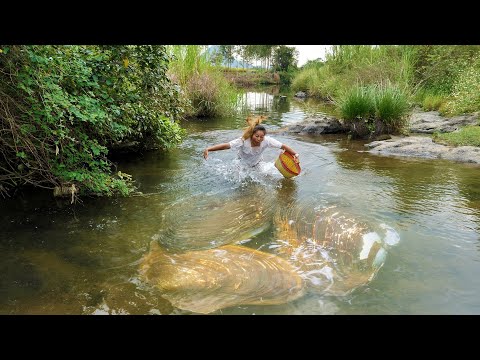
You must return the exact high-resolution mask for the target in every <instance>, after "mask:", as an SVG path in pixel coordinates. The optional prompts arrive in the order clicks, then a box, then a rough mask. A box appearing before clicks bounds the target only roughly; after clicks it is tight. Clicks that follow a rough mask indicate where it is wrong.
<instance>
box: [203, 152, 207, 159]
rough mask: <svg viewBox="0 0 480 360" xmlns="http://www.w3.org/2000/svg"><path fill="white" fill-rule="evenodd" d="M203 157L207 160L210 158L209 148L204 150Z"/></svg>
mask: <svg viewBox="0 0 480 360" xmlns="http://www.w3.org/2000/svg"><path fill="white" fill-rule="evenodd" d="M203 157H204V158H205V160H207V158H208V149H205V150H203Z"/></svg>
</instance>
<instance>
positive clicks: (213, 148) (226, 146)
mask: <svg viewBox="0 0 480 360" xmlns="http://www.w3.org/2000/svg"><path fill="white" fill-rule="evenodd" d="M227 149H230V144H229V143H223V144H217V145H213V146H210V147H207V148H206V149H205V150H203V157H204V158H205V160H207V158H208V152H209V151H217V150H227Z"/></svg>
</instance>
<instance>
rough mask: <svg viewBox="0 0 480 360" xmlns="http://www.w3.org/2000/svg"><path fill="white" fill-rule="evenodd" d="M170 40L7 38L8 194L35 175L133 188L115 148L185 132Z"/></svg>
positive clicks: (0, 189) (1, 60) (0, 96)
mask: <svg viewBox="0 0 480 360" xmlns="http://www.w3.org/2000/svg"><path fill="white" fill-rule="evenodd" d="M169 61H170V58H169V55H168V54H167V52H166V49H165V47H164V46H41V45H37V46H8V47H7V46H2V47H0V70H1V71H0V102H1V105H2V106H1V107H0V131H1V132H2V135H1V137H0V139H1V142H0V152H1V154H2V156H1V157H0V193H1V194H2V195H5V194H8V191H9V189H11V188H13V187H16V186H19V185H24V184H32V185H35V186H41V187H45V188H51V189H53V188H55V189H65V188H67V189H71V192H72V194H73V193H74V192H76V191H77V190H78V189H79V190H80V191H81V192H86V193H94V194H103V195H111V194H114V193H122V194H128V193H129V192H130V191H131V190H132V184H131V181H130V180H131V177H130V176H129V175H127V174H122V173H121V172H113V171H112V170H113V169H112V163H111V162H110V161H109V159H108V157H107V155H108V152H109V149H111V148H113V147H115V146H117V145H120V144H125V143H130V144H133V145H135V146H136V148H137V149H151V148H163V149H168V148H170V147H172V146H174V145H175V144H177V143H179V142H180V141H181V137H182V134H183V130H182V129H181V128H180V127H179V125H178V124H177V122H176V121H175V120H176V119H177V118H178V117H179V116H180V115H181V113H182V112H183V107H184V104H183V103H181V100H180V99H181V98H182V97H181V96H179V89H178V87H176V86H174V84H172V83H171V81H170V80H169V78H168V77H167V70H168V64H169Z"/></svg>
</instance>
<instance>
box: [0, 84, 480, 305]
mask: <svg viewBox="0 0 480 360" xmlns="http://www.w3.org/2000/svg"><path fill="white" fill-rule="evenodd" d="M241 106H242V112H241V114H239V115H237V116H233V117H226V118H217V119H203V120H198V121H190V122H185V123H184V124H183V126H184V127H185V128H186V129H187V130H188V137H187V138H186V139H185V141H184V142H183V143H182V144H181V145H180V146H179V147H178V148H177V149H175V150H172V151H171V152H168V153H162V152H150V153H146V154H144V155H143V156H142V157H141V158H140V159H139V158H136V159H128V158H124V159H122V160H121V161H119V162H118V170H121V171H122V172H126V173H129V174H131V175H133V177H134V179H135V180H136V182H137V186H138V190H139V191H140V192H141V194H140V193H139V194H137V195H135V196H131V197H128V198H114V199H95V198H84V199H82V202H79V203H76V204H75V205H73V206H70V205H68V204H64V203H60V202H58V201H55V200H53V199H51V197H50V194H49V193H48V194H46V193H44V192H35V193H29V194H28V195H27V194H25V195H19V196H17V197H16V198H15V199H13V200H1V209H0V229H1V233H0V234H1V235H0V254H1V257H0V313H1V314H195V313H197V312H200V313H202V311H201V310H198V309H200V308H198V307H192V308H189V307H188V306H187V305H185V304H186V303H187V302H188V301H190V302H195V303H196V304H198V303H201V302H202V301H204V299H203V298H202V297H207V295H208V298H209V299H213V300H211V303H214V302H215V304H218V302H221V301H223V299H226V298H227V295H228V301H225V306H218V307H212V308H209V307H203V308H201V309H203V310H205V309H209V310H205V311H203V313H211V314H480V301H479V299H480V246H479V245H480V176H479V171H480V169H479V168H478V167H476V166H472V165H468V164H457V163H454V162H448V161H443V160H423V159H410V158H395V157H383V156H377V155H370V154H368V153H366V152H364V150H365V149H364V146H363V143H364V142H362V141H352V140H348V139H347V138H346V137H345V136H343V135H330V136H317V137H309V136H292V135H282V133H281V132H277V130H278V129H279V128H281V127H283V126H286V125H289V124H293V123H295V122H299V121H301V120H303V119H304V118H305V116H307V115H310V114H322V113H324V112H328V111H329V110H328V108H327V107H325V105H322V104H315V103H306V102H302V101H299V100H295V99H292V98H291V97H290V96H288V95H287V96H282V95H281V93H280V94H279V93H276V94H275V95H273V94H272V93H271V92H270V91H261V92H248V93H246V94H244V95H242V97H241ZM248 113H251V114H261V115H268V119H267V120H266V121H265V122H264V124H265V125H266V127H267V129H268V131H269V135H271V136H273V137H275V138H276V139H278V140H279V141H281V142H283V143H285V144H288V145H289V146H291V147H292V148H293V149H295V150H296V151H297V152H298V153H299V154H300V160H301V166H302V173H301V174H300V175H299V176H298V177H295V178H293V179H284V178H283V177H282V175H281V174H280V173H279V172H278V171H277V169H276V168H275V167H274V166H273V162H274V161H275V159H276V157H277V156H278V154H279V152H278V150H274V149H267V151H266V152H265V154H264V159H265V164H263V165H262V166H261V167H260V168H259V169H257V170H255V171H253V172H252V171H246V170H245V169H243V168H241V166H239V164H237V162H236V160H235V158H236V153H235V151H232V150H226V151H218V152H211V153H210V156H209V159H208V161H205V160H204V159H203V157H202V151H203V149H204V148H205V147H206V146H209V145H213V144H216V143H221V142H228V141H230V140H232V139H234V138H236V137H239V136H240V135H241V134H242V127H243V126H244V125H245V124H244V120H245V117H246V114H248ZM319 219H320V220H319ZM322 219H323V220H322ZM332 219H333V220H332ZM346 219H351V220H349V221H346ZM322 221H323V223H322ZM332 221H333V222H335V221H337V223H338V229H340V228H342V229H343V230H345V228H346V227H354V226H357V225H356V224H363V225H362V226H364V228H365V229H366V228H368V231H364V234H363V235H364V236H363V237H360V238H359V239H360V241H363V243H361V244H359V245H358V244H357V245H358V246H359V247H358V246H357V248H354V247H349V246H347V245H345V248H342V249H336V248H328V249H326V248H323V247H322V246H321V243H322V241H323V240H324V239H323V238H322V237H323V236H324V234H325V233H326V232H322V231H324V230H321V231H320V230H318V229H325V228H326V229H327V230H325V231H327V232H328V231H330V230H328V229H329V228H328V225H325V223H327V224H332ZM337 223H335V224H337ZM322 224H324V225H322ZM322 226H324V227H323V228H322ZM357 228H358V227H357ZM357 228H356V229H357ZM282 229H283V230H282ZM338 229H337V230H332V231H334V232H335V231H339V230H338ZM343 230H342V231H343ZM347 230H348V229H347ZM365 234H367V235H365ZM372 239H373V240H372ZM375 239H377V240H378V241H377V244H379V245H378V247H380V244H381V256H380V255H378V256H377V257H375V262H376V264H375V266H374V265H372V264H370V265H371V267H367V268H365V266H364V267H363V268H361V267H360V266H359V265H358V264H359V263H358V261H357V260H358V259H359V258H360V259H364V260H365V261H366V257H367V253H368V251H369V249H370V246H371V244H372V243H375V241H376V240H375ZM152 243H155V244H156V245H158V246H159V247H160V248H161V249H163V250H162V251H165V252H166V253H167V254H169V255H168V256H169V257H168V259H172V264H174V263H175V264H178V266H180V265H181V264H180V263H179V262H182V261H184V262H185V263H182V266H184V267H183V268H182V269H183V270H182V271H183V274H185V273H188V274H189V276H190V275H191V276H193V277H194V278H193V280H192V278H191V277H190V278H189V279H188V281H190V282H189V283H188V284H187V283H186V282H187V279H186V278H181V276H179V275H178V274H177V273H175V274H176V275H175V276H173V275H172V279H173V280H172V281H173V282H182V283H181V284H180V285H179V286H180V287H179V288H176V290H175V292H172V291H170V293H168V294H167V292H168V291H167V290H165V288H158V287H155V286H153V285H154V284H153V285H152V283H147V282H146V281H145V279H144V278H143V277H142V276H141V273H140V270H139V269H140V267H141V266H142V264H143V259H144V257H145V256H146V255H147V254H148V253H149V251H151V246H152V245H151V244H152ZM342 244H343V242H342ZM365 244H367V245H368V244H369V245H368V246H367V248H365V246H366V245H365ZM229 245H235V246H241V247H244V248H246V249H248V250H259V251H261V252H262V253H265V254H271V255H275V259H277V257H278V258H280V259H281V260H278V261H281V264H282V265H279V266H284V267H288V266H290V265H288V266H287V265H286V263H289V264H291V266H292V269H294V271H296V272H298V274H295V276H296V278H295V279H297V278H299V279H301V282H302V284H303V285H302V286H303V289H302V291H301V292H298V293H296V294H292V293H291V289H288V288H285V289H283V288H282V287H287V286H290V285H286V284H291V282H288V281H287V280H286V278H288V277H289V276H290V274H289V273H288V271H290V270H286V272H285V274H286V275H285V276H284V278H283V279H282V278H274V276H273V275H272V274H273V273H269V272H268V271H269V270H268V269H267V268H268V267H267V268H266V267H265V266H264V265H262V262H261V260H258V264H259V265H258V266H257V269H256V268H252V270H248V269H247V270H245V269H244V267H245V266H246V265H245V264H243V265H242V266H243V268H242V266H240V267H241V268H242V269H243V270H244V271H247V272H248V271H251V272H253V273H252V274H250V275H251V277H252V278H256V273H255V272H256V271H257V270H258V269H260V268H261V269H263V270H265V269H267V270H265V271H264V272H263V273H262V274H263V275H262V277H261V278H260V277H258V278H256V279H255V280H256V283H255V284H253V283H251V279H250V280H249V281H250V283H248V286H250V287H251V288H248V287H247V290H248V291H250V292H251V293H248V294H244V297H248V296H250V298H252V297H255V296H256V292H258V293H259V294H260V293H262V292H263V294H264V296H265V294H267V293H269V294H270V293H271V292H272V291H274V292H275V291H277V292H281V291H283V290H285V291H286V292H287V293H288V292H289V291H290V295H292V296H290V297H288V296H284V295H285V293H282V294H283V295H282V296H283V297H281V299H282V300H281V301H280V300H279V299H280V295H279V294H275V296H278V297H277V298H276V302H273V303H268V302H267V303H266V304H262V303H261V302H262V300H259V301H260V303H259V301H254V302H253V305H251V304H244V303H242V301H240V300H238V299H236V298H235V294H234V295H232V294H227V295H226V294H225V293H222V289H223V290H225V289H226V288H227V286H230V285H226V283H224V286H223V288H222V286H220V287H219V288H214V287H212V286H211V285H212V283H209V281H210V280H208V279H210V278H209V276H212V277H215V276H216V271H217V269H218V271H223V272H224V273H225V274H227V273H228V274H229V276H233V277H235V273H234V272H233V270H232V272H233V273H232V272H231V271H230V270H231V269H230V268H229V267H228V266H229V265H228V264H227V265H222V266H223V267H222V268H221V269H220V266H219V265H218V264H216V263H215V261H213V260H212V258H211V256H214V255H212V254H214V253H212V251H215V249H226V250H221V251H224V254H226V253H225V251H227V252H228V251H229V250H228V249H229V247H228V246H229ZM223 246H227V247H225V248H224V247H223ZM342 246H343V245H342ZM235 249H236V250H234V251H233V252H236V251H242V250H241V249H240V250H238V249H239V248H235ZM312 249H313V250H312ZM327 250H328V251H327ZM219 251H220V250H219ZM251 253H252V254H253V252H251ZM182 254H183V255H182ZM192 254H195V256H194V257H195V259H200V260H199V261H200V263H201V264H202V266H204V268H202V266H200V265H195V264H198V263H193V265H192V260H191V259H192V258H193V255H192ZM215 254H216V253H215ZM219 254H221V253H219ZM247 254H250V253H249V252H247ZM255 254H257V253H255ZM318 254H321V256H322V257H320V255H318ZM362 254H363V255H362ZM317 255H318V257H317V258H315V259H316V261H317V262H316V263H318V261H319V260H322V259H323V260H322V261H324V260H325V259H327V257H330V258H329V261H330V264H333V265H331V266H330V267H318V266H317V267H315V266H316V265H315V264H316V263H315V264H314V263H313V262H312V261H311V260H308V259H311V258H312V256H313V257H315V256H317ZM374 255H375V254H374ZM182 256H183V257H182ZM215 256H217V255H215ZM232 256H234V255H232ZM235 256H237V255H235ZM359 256H360V257H359ZM332 257H333V259H332ZM207 258H208V261H209V262H208V263H207V260H205V261H203V262H202V259H207ZM240 258H242V256H240ZM369 258H370V255H369ZM174 259H176V260H174ZM222 259H223V260H225V259H226V258H222ZM231 259H233V257H232V258H231ZM242 259H244V260H245V258H242ZM345 259H348V260H345ZM175 261H176V262H175ZM284 261H285V262H284ZM309 261H310V262H309ZM325 261H326V260H325ZM220 262H221V261H220ZM224 262H226V261H224ZM187 263H188V264H187ZM185 264H187V265H185ZM244 265H245V266H244ZM370 265H369V266H370ZM309 266H313V267H309ZM322 266H323V265H322ZM336 266H338V267H339V270H338V271H339V272H338V273H335V271H334V273H333V275H332V273H331V271H332V269H335V267H336ZM164 269H165V268H163V267H162V268H160V270H159V273H158V274H157V276H160V277H162V276H163V277H165V276H166V275H165V273H162V270H164ZM185 269H186V270H185ZM288 269H289V267H288ZM327 270H328V271H330V272H328V271H327ZM164 271H165V272H166V271H167V270H164ZM168 271H169V272H170V273H169V274H170V275H171V274H172V273H173V272H174V271H178V268H176V267H175V266H173V265H171V266H170V267H169V270H168ZM207 271H208V274H209V275H207ZM239 271H240V270H239ZM162 274H163V275H162ZM192 274H193V275H192ZM319 274H321V275H322V276H323V277H322V276H320V275H319ZM329 274H330V275H329ZM339 274H341V275H339ZM292 276H293V275H292ZM299 276H300V277H299ZM332 276H333V277H332ZM155 279H156V278H154V280H155ZM289 279H290V278H289ZM325 279H327V280H328V279H329V280H328V281H330V280H332V279H334V281H335V282H333V280H332V281H331V283H329V286H326V285H328V284H327V283H328V281H327V283H326V282H325ZM217 280H218V279H217ZM217 280H215V281H217ZM274 280H275V281H276V282H275V283H274V282H273V281H274ZM159 281H161V280H159ZM222 281H225V280H222ZM299 281H300V280H299ZM192 284H193V285H192ZM232 284H233V283H232ZM272 284H274V285H272ZM332 284H333V285H334V287H331V286H330V285H332ZM177 285H178V284H175V286H177ZM220 285H221V284H220ZM192 286H193V288H194V289H198V291H196V292H195V293H193V292H192V291H191V288H192ZM231 286H232V288H237V287H238V286H239V285H238V284H236V285H231ZM268 286H270V287H273V288H274V289H270V288H268ZM186 287H189V289H190V292H189V293H188V294H187V293H186V292H185V291H186V290H185V289H186ZM203 294H205V295H203ZM247 295H248V296H247ZM293 295H295V296H293ZM232 296H233V297H232ZM187 297H189V298H188V299H186V298H187ZM219 299H220V300H219ZM187 300H188V301H187ZM285 301H286V302H285ZM192 309H193V310H192ZM196 310H197V311H196Z"/></svg>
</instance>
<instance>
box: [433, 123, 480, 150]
mask: <svg viewBox="0 0 480 360" xmlns="http://www.w3.org/2000/svg"><path fill="white" fill-rule="evenodd" d="M433 141H434V142H436V143H439V144H444V145H452V146H478V147H480V126H475V125H471V126H465V127H463V128H461V129H460V130H458V131H455V132H451V133H442V134H439V133H435V134H433Z"/></svg>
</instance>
